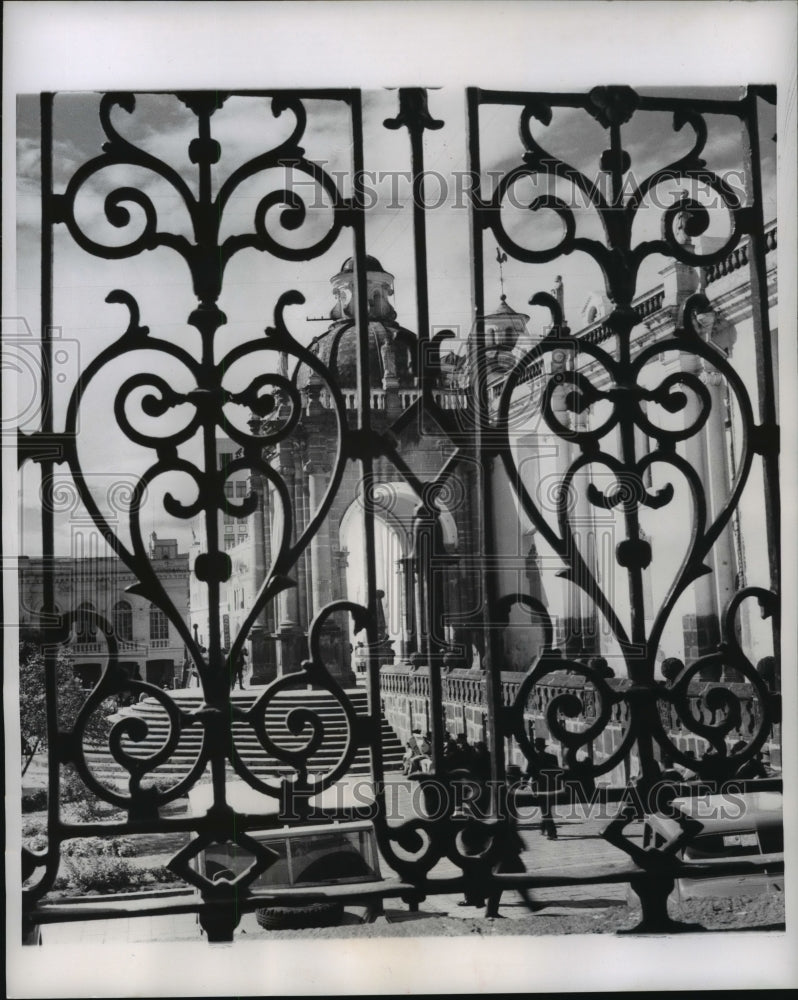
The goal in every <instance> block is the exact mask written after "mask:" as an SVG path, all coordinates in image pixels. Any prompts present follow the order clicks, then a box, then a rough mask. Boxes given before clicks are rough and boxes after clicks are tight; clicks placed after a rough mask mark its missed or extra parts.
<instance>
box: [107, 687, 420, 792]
mask: <svg viewBox="0 0 798 1000" xmlns="http://www.w3.org/2000/svg"><path fill="white" fill-rule="evenodd" d="M169 696H170V697H171V698H172V699H173V700H174V701H175V702H177V704H178V705H179V707H180V708H181V709H182V710H184V711H192V710H196V709H197V708H199V707H200V706H201V705H202V704H203V699H202V696H201V694H200V693H199V692H196V693H194V692H192V691H170V692H169ZM346 696H347V698H348V699H349V701H350V702H351V704H352V706H353V708H354V709H355V711H356V712H357V713H358V715H360V716H363V715H366V714H367V711H368V698H367V694H366V692H365V691H363V690H362V689H357V690H354V691H347V692H346ZM257 697H259V692H252V691H240V690H239V691H235V692H233V694H232V700H233V702H234V703H235V704H236V707H240V708H242V709H245V710H246V709H247V708H249V707H250V706H251V705H252V704H253V703H254V701H255V699H256V698H257ZM298 708H305V709H310V710H311V711H312V712H313V713H314V714H315V715H316V716H317V717H318V718H319V720H320V721H321V722H322V723H323V725H324V738H323V742H322V745H321V746H320V747H319V748H318V749H317V750H316V752H315V753H314V754H313V755H312V756H311V757H310V758H309V759H308V761H307V766H308V770H309V771H311V772H312V771H317V772H320V773H324V772H327V771H329V770H330V769H331V768H332V767H333V766H334V765H335V764H336V762H337V761H338V760H339V758H340V756H341V753H342V752H343V749H344V747H345V744H346V736H347V720H346V716H345V713H344V711H343V709H342V707H341V705H340V704H339V703H338V701H337V700H336V699H335V697H334V696H333V695H331V694H330V692H328V691H317V690H306V689H297V690H293V691H290V692H279V693H278V694H277V695H276V696H275V697H274V698H273V699H272V700H271V701H270V703H269V705H268V706H267V709H266V713H265V722H266V727H267V731H268V732H269V735H270V736H271V737H272V739H273V740H274V741H275V743H277V745H278V746H280V747H281V748H282V749H284V750H286V751H289V752H290V751H296V750H301V748H302V747H303V746H305V745H306V743H307V740H308V737H309V735H310V728H309V727H305V728H304V729H302V730H300V732H299V733H294V732H292V731H291V730H290V729H289V728H288V725H287V717H288V715H289V713H290V712H291V711H293V710H294V709H298ZM120 717H122V718H125V717H126V718H138V719H141V720H142V721H143V722H145V724H146V725H147V734H146V736H145V738H144V739H142V740H138V741H136V740H132V739H123V747H124V749H125V751H126V752H127V753H129V754H130V755H131V756H132V757H137V758H146V757H148V756H151V755H153V754H154V753H156V752H157V750H158V749H159V748H160V747H161V746H163V744H164V743H165V741H166V739H167V738H168V734H169V731H170V723H169V718H168V715H167V713H166V711H165V710H164V708H163V707H162V706H161V705H160V704H159V703H158V701H157V700H156V699H155V698H147V699H145V700H144V701H141V702H138V703H137V704H135V705H132V706H130V707H128V708H124V709H121V710H120V712H119V713H118V714H117V716H116V717H115V718H120ZM202 739H203V729H202V726H201V725H200V724H196V725H192V726H189V727H187V728H186V729H184V730H183V731H182V732H181V734H180V739H179V742H178V745H177V747H175V749H174V750H173V752H172V754H171V756H170V759H169V760H168V761H167V762H166V763H164V764H161V765H160V766H159V767H157V768H156V769H155V770H154V771H153V772H151V774H152V775H153V776H154V777H158V776H162V777H164V778H167V777H178V776H180V775H181V774H185V773H186V771H188V770H189V769H190V768H191V766H192V765H193V763H194V761H195V760H196V759H197V756H198V754H199V750H200V746H201V743H202ZM233 740H234V745H235V749H236V751H237V753H238V754H239V756H240V757H241V759H242V760H243V762H244V764H245V765H246V766H247V767H248V768H249V769H250V770H251V771H252V772H253V773H256V774H260V775H268V774H274V775H291V774H294V773H295V768H294V767H292V766H291V765H290V764H286V763H284V762H282V761H279V760H276V759H274V758H271V759H270V758H269V757H268V755H267V754H266V753H265V751H264V750H263V748H262V747H261V745H260V743H259V741H258V738H257V736H256V735H255V734H254V733H253V732H252V730H251V728H250V727H249V726H248V724H246V723H243V722H234V723H233ZM381 743H382V756H383V762H384V766H385V768H386V770H388V771H391V770H399V769H400V768H401V762H402V758H403V756H404V750H403V747H402V745H401V743H400V741H399V739H398V738H397V736H396V733H395V732H394V731H393V729H392V728H391V726H390V724H389V723H388V721H387V719H385V718H383V719H382V725H381ZM87 760H88V762H89V766H90V767H91V769H92V771H93V772H94V773H95V774H97V775H98V777H100V776H105V777H112V778H117V779H118V778H126V777H127V771H125V769H124V768H123V767H121V765H119V764H117V763H116V761H115V760H113V758H112V757H111V755H110V752H109V751H107V750H100V751H92V752H90V753H87ZM369 771H370V758H369V752H368V748H367V747H360V748H359V749H358V750H357V751H356V753H355V757H354V759H353V761H352V763H351V764H350V767H349V773H352V774H367V773H369Z"/></svg>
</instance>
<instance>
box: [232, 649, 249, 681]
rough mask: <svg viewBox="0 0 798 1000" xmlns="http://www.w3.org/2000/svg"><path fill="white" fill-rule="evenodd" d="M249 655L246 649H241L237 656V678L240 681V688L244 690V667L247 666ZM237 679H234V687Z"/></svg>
mask: <svg viewBox="0 0 798 1000" xmlns="http://www.w3.org/2000/svg"><path fill="white" fill-rule="evenodd" d="M246 655H247V651H246V649H242V650H240V652H239V653H238V656H236V676H235V680H236V681H238V686H239V688H240V690H242V691H243V690H244V668H245V667H246V661H245V659H244V658H245V657H246ZM235 686H236V685H235V681H233V687H234V688H235Z"/></svg>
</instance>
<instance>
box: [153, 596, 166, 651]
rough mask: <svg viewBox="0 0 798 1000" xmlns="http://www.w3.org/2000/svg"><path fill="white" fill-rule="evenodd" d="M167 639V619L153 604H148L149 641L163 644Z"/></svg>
mask: <svg viewBox="0 0 798 1000" xmlns="http://www.w3.org/2000/svg"><path fill="white" fill-rule="evenodd" d="M168 641H169V619H168V618H167V617H166V615H165V614H164V613H163V611H161V609H160V608H156V607H155V605H154V604H151V605H150V642H151V643H153V645H155V644H158V645H159V646H165V645H166V644H167V642H168Z"/></svg>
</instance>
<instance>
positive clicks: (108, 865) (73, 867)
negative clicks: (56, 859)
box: [64, 854, 144, 893]
mask: <svg viewBox="0 0 798 1000" xmlns="http://www.w3.org/2000/svg"><path fill="white" fill-rule="evenodd" d="M142 874H144V873H143V872H142V869H140V868H137V867H136V866H135V865H132V864H131V863H130V862H129V861H127V860H126V859H125V858H119V857H116V856H113V855H111V856H109V855H107V854H100V855H98V856H95V857H92V858H85V857H69V856H67V857H65V858H64V875H65V877H66V882H67V886H68V887H69V888H72V889H77V890H78V892H83V893H88V892H103V891H105V892H113V891H116V890H119V889H134V888H136V887H137V886H139V885H141V884H142V879H141V876H142Z"/></svg>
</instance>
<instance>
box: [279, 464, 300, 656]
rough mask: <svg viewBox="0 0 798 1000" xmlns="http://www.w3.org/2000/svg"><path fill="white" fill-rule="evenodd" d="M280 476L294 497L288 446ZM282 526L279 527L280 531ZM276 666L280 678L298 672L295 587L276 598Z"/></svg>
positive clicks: (298, 647)
mask: <svg viewBox="0 0 798 1000" xmlns="http://www.w3.org/2000/svg"><path fill="white" fill-rule="evenodd" d="M280 457H281V475H282V477H283V480H284V481H285V485H286V488H287V491H288V496H289V497H290V498H292V499H293V497H294V486H295V483H294V480H295V476H294V463H293V454H292V450H291V448H290V446H288V447H286V446H285V445H284V446H283V449H281V456H280ZM282 530H284V526H282V527H281V531H282ZM275 638H276V639H277V654H278V655H277V666H278V672H279V674H280V676H282V675H284V674H290V673H294V672H295V671H297V670H299V667H300V662H301V657H302V631H301V629H300V627H299V594H298V592H297V588H296V587H288V588H287V589H286V590H283V591H281V592H280V595H279V597H278V620H277V634H276V636H275Z"/></svg>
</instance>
